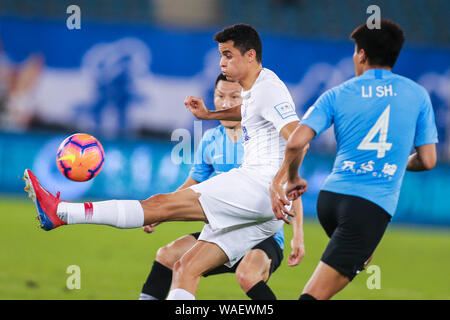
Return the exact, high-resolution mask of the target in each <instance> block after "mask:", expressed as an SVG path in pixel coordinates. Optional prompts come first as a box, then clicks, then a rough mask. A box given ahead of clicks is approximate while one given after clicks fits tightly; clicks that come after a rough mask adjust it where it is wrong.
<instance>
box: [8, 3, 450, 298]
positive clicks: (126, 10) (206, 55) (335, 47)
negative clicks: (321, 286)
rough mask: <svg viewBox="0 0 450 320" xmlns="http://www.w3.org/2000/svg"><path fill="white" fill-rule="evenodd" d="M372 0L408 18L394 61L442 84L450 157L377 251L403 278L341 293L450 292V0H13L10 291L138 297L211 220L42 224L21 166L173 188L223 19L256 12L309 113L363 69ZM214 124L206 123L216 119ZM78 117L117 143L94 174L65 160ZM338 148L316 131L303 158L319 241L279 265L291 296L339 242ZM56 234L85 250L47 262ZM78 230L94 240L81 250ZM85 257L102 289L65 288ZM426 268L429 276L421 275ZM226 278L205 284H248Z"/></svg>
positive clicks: (48, 176)
mask: <svg viewBox="0 0 450 320" xmlns="http://www.w3.org/2000/svg"><path fill="white" fill-rule="evenodd" d="M73 4H75V5H78V6H79V7H80V9H81V29H80V30H76V29H75V30H69V29H68V28H67V26H66V19H67V18H68V17H69V16H70V14H69V13H66V9H67V7H68V6H70V5H73ZM373 4H375V5H378V6H379V7H380V8H381V16H382V17H386V18H391V19H393V20H395V21H397V22H398V23H399V24H400V25H401V26H402V27H403V28H404V30H405V33H406V37H407V42H406V45H405V48H404V50H403V51H402V53H401V55H400V57H399V60H398V62H397V65H396V67H395V68H394V72H396V73H399V74H401V75H404V76H406V77H409V78H411V79H413V80H415V81H416V82H418V83H419V84H421V85H422V86H424V87H425V88H426V89H427V91H428V92H429V93H430V96H431V99H432V102H433V107H434V110H435V114H436V122H437V125H438V130H439V139H440V143H439V144H438V152H439V164H438V166H437V168H435V169H434V170H433V171H431V172H425V173H414V174H411V173H407V174H406V175H405V180H404V184H403V187H402V192H401V197H400V203H399V207H398V209H397V212H396V215H395V217H394V220H393V224H394V226H393V228H392V231H391V229H389V231H388V235H387V236H386V238H387V239H384V240H383V243H382V245H381V248H380V251H381V252H380V254H379V257H380V258H379V260H378V261H377V260H376V259H375V262H374V263H378V264H380V265H382V263H384V264H385V265H389V264H391V265H392V266H391V267H390V268H391V269H390V271H386V273H387V272H391V273H392V274H388V275H387V277H388V278H387V279H391V284H392V283H395V284H392V285H393V288H391V289H390V290H389V289H387V290H384V291H383V290H381V291H380V292H378V293H377V294H378V295H375V294H374V293H373V292H369V290H368V289H367V288H365V279H361V280H358V279H357V280H355V284H352V285H353V286H352V287H350V288H349V289H348V290H346V291H345V292H344V293H342V294H340V295H338V298H339V297H340V298H369V299H371V298H374V299H391V298H392V299H423V298H425V299H427V298H432V299H440V298H445V299H450V276H449V275H448V272H445V271H448V269H449V268H450V256H449V252H450V232H449V230H450V229H449V227H450V197H449V196H448V195H449V194H450V183H449V181H450V24H449V19H448V18H449V12H450V1H448V0H431V1H427V0H394V1H388V0H386V1H375V0H367V1H366V0H341V1H333V0H320V1H313V0H246V1H240V0H195V1H194V0H192V1H188V0H127V1H125V0H79V1H76V0H70V1H69V0H68V1H66V0H41V1H34V0H1V1H0V214H1V215H2V220H3V221H4V222H3V223H2V227H1V228H2V230H1V237H2V238H1V240H2V241H1V242H2V251H4V252H5V253H6V254H5V255H2V258H0V266H1V267H2V269H1V270H0V298H3V299H17V298H18V299H20V298H35V299H36V298H37V299H39V298H44V299H45V298H50V299H55V298H56V299H58V298H87V299H90V298H93V299H103V298H119V299H122V298H123V299H134V298H136V297H137V291H138V290H139V289H140V284H141V282H142V281H144V277H145V276H146V272H147V271H148V270H147V269H148V268H149V267H150V261H151V260H152V258H153V256H154V252H155V251H156V249H157V248H158V246H159V245H162V244H164V243H166V242H167V241H169V240H173V239H174V238H175V237H176V236H179V235H181V234H183V233H185V232H192V231H196V230H198V229H199V228H200V227H201V225H200V224H187V225H185V224H181V223H180V224H179V225H178V224H177V225H175V226H161V227H160V231H158V232H159V235H156V234H155V235H154V236H153V235H151V236H150V237H153V239H157V240H154V241H151V240H148V251H144V252H145V254H143V250H142V241H143V240H144V239H147V238H145V237H147V236H146V235H141V233H142V232H140V231H136V230H135V231H134V233H133V232H132V231H126V232H124V231H119V232H117V230H106V231H103V230H98V232H99V233H97V230H96V231H95V233H94V231H91V230H92V229H93V228H94V229H96V227H86V228H80V229H78V230H74V229H75V228H74V229H72V228H71V229H70V231H67V233H68V235H65V234H63V233H61V232H59V231H55V232H54V233H55V234H56V235H55V236H54V235H53V234H52V235H51V236H50V237H49V236H48V235H47V234H42V232H39V231H38V230H35V229H34V228H32V227H30V225H31V224H32V220H31V217H32V216H33V214H34V213H32V212H33V211H32V210H33V206H32V204H31V202H28V201H26V200H25V199H24V198H25V196H24V195H25V193H23V192H22V189H23V183H22V181H21V180H20V178H21V176H22V174H23V170H24V169H25V168H31V169H32V170H34V171H35V172H36V174H37V176H38V177H40V179H41V182H42V183H43V185H45V186H48V187H49V189H50V190H51V191H57V190H61V192H62V195H63V197H64V198H67V199H68V200H80V199H83V198H90V199H107V198H138V199H143V198H146V197H147V196H149V195H151V194H154V193H165V192H170V191H172V190H174V189H175V188H176V187H177V186H178V185H180V184H181V183H182V182H183V181H184V180H185V178H186V176H187V172H188V170H189V164H182V165H178V164H175V163H173V161H172V160H171V154H172V151H173V148H174V146H175V145H176V144H177V143H179V142H180V141H179V140H178V138H177V135H174V132H176V131H175V130H177V129H178V130H179V129H187V130H188V131H189V132H190V134H191V135H192V137H194V136H198V132H197V131H194V118H193V117H192V116H191V114H190V113H189V112H187V111H185V110H184V106H183V100H184V97H185V96H186V95H196V96H201V97H204V99H205V100H206V102H207V105H209V106H210V107H212V106H213V99H212V96H213V84H214V80H215V78H216V76H217V75H218V74H219V72H220V69H219V64H218V62H219V55H218V52H217V47H216V44H215V43H214V41H213V40H212V38H213V35H214V33H215V32H217V31H218V30H220V29H221V28H222V27H224V26H226V25H230V24H233V23H240V22H245V23H249V24H251V25H253V26H254V27H256V29H257V30H258V31H260V33H261V36H262V40H263V65H264V66H265V67H268V68H270V69H272V70H274V71H275V72H276V73H277V74H278V75H279V77H280V78H281V79H282V80H283V81H285V83H286V84H287V85H288V87H289V89H290V91H291V93H292V96H293V98H294V101H295V103H296V106H297V111H298V113H299V114H303V113H304V111H305V110H306V109H307V108H308V107H309V106H310V105H311V104H312V103H313V102H314V101H315V100H316V99H317V97H318V96H319V95H320V94H321V93H322V92H324V91H325V90H326V89H328V88H331V87H333V86H335V85H337V84H339V83H341V82H343V81H345V80H347V79H349V78H350V77H352V76H353V75H354V69H353V64H352V58H351V57H352V54H353V43H352V42H351V41H350V40H349V39H348V36H349V34H350V33H351V31H352V30H353V29H354V28H355V27H356V26H358V25H360V24H361V23H363V22H365V21H366V19H367V18H368V16H369V15H368V14H367V13H366V9H367V7H368V6H369V5H373ZM216 124H217V123H214V122H203V123H202V129H203V132H204V131H205V130H206V129H208V128H211V127H212V126H215V125H216ZM75 132H87V133H90V134H93V135H95V136H96V137H97V138H99V140H100V141H101V142H102V144H103V146H104V148H105V152H106V161H105V165H104V167H103V170H102V172H101V173H100V174H99V176H98V177H96V178H95V179H94V180H93V181H90V182H85V183H75V182H71V181H68V180H66V179H65V178H64V177H63V176H62V175H61V174H60V173H59V172H58V171H57V168H56V164H55V153H56V149H57V147H58V145H59V143H60V142H61V141H62V140H63V139H64V138H65V137H66V136H67V135H69V134H72V133H75ZM193 142H194V141H192V149H193V148H194V143H193ZM334 151H335V144H334V137H333V132H332V130H329V131H327V132H326V133H325V134H323V135H322V136H321V137H320V138H319V139H317V141H315V142H314V143H313V145H312V149H311V152H310V154H309V155H308V156H307V158H306V160H305V164H304V167H303V172H302V174H303V175H304V176H305V177H306V178H307V179H308V180H309V183H310V189H309V192H308V193H307V194H306V195H305V197H304V206H305V215H306V216H307V217H308V218H309V219H308V220H307V223H306V231H307V233H306V235H305V237H306V241H307V244H306V246H307V252H308V248H311V251H309V252H308V253H309V254H310V255H309V256H308V257H306V258H305V263H304V265H303V266H302V267H301V269H302V270H304V271H305V272H302V274H301V275H298V274H297V273H296V272H295V271H292V269H290V270H280V275H277V279H279V280H271V281H272V283H273V286H274V287H275V289H278V290H279V291H281V292H283V293H282V294H280V298H284V299H295V298H297V297H298V293H299V291H300V288H301V287H302V286H303V285H304V283H305V282H306V280H307V278H308V276H309V275H310V273H311V272H312V270H313V267H314V265H315V263H317V261H318V259H319V258H320V252H321V251H322V250H323V246H324V245H325V244H326V238H325V234H324V233H323V232H322V231H321V230H320V228H319V227H318V223H317V221H316V220H315V202H316V199H317V194H318V191H319V189H320V187H321V184H322V183H323V181H324V179H325V177H326V176H327V174H328V173H329V171H330V169H331V167H332V162H333V159H334V158H333V156H334ZM33 226H34V225H33ZM412 226H413V227H412ZM68 230H69V229H68ZM308 231H310V234H311V236H310V235H309V234H308ZM121 232H122V233H121ZM139 232H140V233H139ZM289 232H290V231H288V232H287V234H290V233H289ZM29 233H31V235H30V234H29ZM123 234H124V235H125V236H123ZM53 236H54V237H55V238H54V239H58V245H60V246H62V247H64V248H66V249H67V250H70V248H72V249H73V250H72V251H71V254H72V255H75V256H76V257H77V258H73V259H72V260H74V262H70V261H69V260H70V259H69V258H71V257H72V255H65V254H64V253H61V252H60V251H58V252H59V253H58V255H57V256H56V257H57V258H55V256H54V255H53V256H52V255H51V254H50V253H46V254H45V255H44V256H47V259H50V260H51V261H53V262H54V264H53V265H52V264H51V263H49V262H48V261H46V262H45V263H43V264H42V260H43V259H44V258H43V257H42V256H41V255H40V254H39V251H38V250H37V248H41V247H45V246H53V245H54V241H53V242H52V240H51V238H52V237H53ZM309 237H310V238H309ZM24 238H25V239H24ZM100 238H101V239H100ZM389 238H391V239H389ZM392 238H394V239H392ZM92 239H95V241H92ZM99 239H100V240H99ZM107 239H109V240H107ZM389 241H391V242H389ZM414 241H415V242H414ZM61 242H64V245H63V244H61ZM93 242H94V243H93ZM127 242H128V243H129V246H128V245H126V244H125V243H127ZM80 243H82V244H83V245H85V248H86V247H87V248H89V249H88V250H87V251H86V252H83V253H84V255H83V254H81V252H79V251H80V248H79V244H80ZM319 243H320V245H317V246H314V245H313V244H319ZM288 244H289V242H288V241H286V245H287V247H289V246H288ZM95 246H98V247H97V248H94V247H95ZM111 246H112V247H113V248H119V250H111V248H110V247H111ZM139 246H141V247H139ZM390 246H392V247H390ZM395 246H397V247H395ZM25 247H26V248H27V249H24V248H25ZM131 247H132V248H133V249H131ZM33 248H34V249H36V250H34V249H33ZM100 248H102V250H103V251H101V250H100ZM105 248H109V250H110V251H107V252H105V250H107V249H105ZM389 248H390V249H389ZM396 249H397V250H398V251H395V250H396ZM407 249H409V250H411V251H410V252H408V251H405V250H407ZM383 250H384V251H383ZM389 250H390V251H389ZM55 251H56V249H55ZM81 251H82V250H81ZM287 254H288V252H286V253H285V255H287ZM127 257H128V262H127V263H125V264H124V265H123V266H124V270H123V271H122V272H129V271H130V270H133V272H134V273H133V276H130V278H127V277H126V276H124V275H122V274H121V273H120V272H119V271H117V270H114V268H115V267H114V266H117V263H118V262H117V261H120V263H123V261H124V260H126V259H127ZM420 257H423V259H421V258H420ZM77 259H78V260H77ZM80 259H84V260H82V261H84V268H85V269H83V270H90V271H89V272H90V275H91V278H90V281H91V282H92V283H91V284H92V286H91V290H93V291H89V290H88V289H85V290H81V293H76V294H74V293H68V291H67V290H66V291H64V290H60V287H61V288H63V287H64V283H65V282H64V281H65V277H66V276H67V275H65V274H64V270H63V271H62V275H61V274H60V276H59V278H58V280H55V279H54V277H53V276H52V272H54V271H55V270H59V271H58V272H59V273H61V268H63V266H67V265H68V264H70V263H75V264H77V261H79V260H80ZM383 259H384V260H383ZM130 260H131V261H133V263H131V262H130ZM105 261H108V262H111V267H110V269H111V270H110V272H113V274H109V275H108V274H105V271H104V270H103V269H101V266H102V265H104V264H105V265H107V262H105ZM413 261H414V262H413ZM55 264H56V265H57V266H56V265H55ZM79 264H83V263H81V262H79ZM125 266H126V267H125ZM147 267H148V268H147ZM64 268H65V267H64ZM89 268H92V270H91V269H89ZM127 268H128V269H127ZM408 268H411V269H412V270H409V269H408ZM97 269H98V270H97ZM284 269H287V267H284ZM394 269H395V270H394ZM406 269H408V270H409V271H408V270H406ZM49 270H51V272H50V271H49ZM419 270H420V271H419ZM436 270H442V271H443V273H439V271H436ZM96 272H97V273H96ZM114 272H116V273H117V272H119V273H118V274H115V273H114ZM395 272H397V273H395ZM416 272H422V273H423V274H424V275H423V277H422V278H421V279H417V277H419V276H415V275H416V274H417V273H416ZM433 272H435V274H433V275H430V274H429V273H433ZM436 272H438V273H436ZM425 273H427V274H426V275H425ZM86 274H89V273H88V271H86ZM97 274H98V276H97ZM93 275H96V276H95V277H94V276H93ZM399 275H403V278H402V280H399ZM112 277H113V279H115V280H114V281H113V282H111V281H110V280H111V278H112ZM226 277H227V276H223V278H226ZM292 277H297V278H298V279H299V280H298V282H296V286H295V287H292V285H291V286H289V285H290V283H291V282H289V278H291V279H292ZM426 277H428V278H426ZM36 278H39V279H41V280H40V281H38V280H36ZM100 278H104V279H103V280H99V279H100ZM218 278H220V277H218ZM413 278H414V281H412V279H413ZM30 279H31V280H30ZM61 279H62V280H61ZM433 279H434V280H436V281H434V282H433ZM58 281H59V282H58ZM96 281H100V284H98V282H96ZM108 281H109V282H108ZM214 281H221V280H220V279H219V280H212V279H211V280H207V281H203V282H204V283H205V285H204V286H203V285H202V286H201V287H200V294H199V297H200V298H203V299H230V298H231V299H232V298H235V299H240V298H245V295H243V294H242V293H241V292H240V290H239V289H238V287H237V284H236V287H233V288H232V289H230V290H231V293H226V294H225V293H224V294H220V293H218V292H216V291H217V290H214V289H213V288H214V285H216V287H217V285H219V286H220V285H221V284H220V282H219V283H217V284H214ZM358 281H359V282H358ZM386 281H387V280H386ZM395 281H397V282H395ZM430 281H431V282H433V283H429V282H430ZM56 282H57V283H58V284H56ZM118 282H120V283H118ZM203 282H202V283H203ZM208 282H209V283H210V285H208V284H207V283H208ZM383 283H385V282H383ZM102 285H103V287H102ZM58 286H59V287H58ZM86 286H88V285H86ZM226 286H228V284H226ZM386 286H389V284H386ZM45 287H46V288H47V289H45V290H44V288H45ZM56 287H57V289H54V288H56ZM85 288H86V287H85ZM92 288H94V289H92ZM101 288H104V290H101ZM411 288H414V289H411ZM208 290H210V291H208ZM225 291H226V290H225ZM112 292H114V294H112Z"/></svg>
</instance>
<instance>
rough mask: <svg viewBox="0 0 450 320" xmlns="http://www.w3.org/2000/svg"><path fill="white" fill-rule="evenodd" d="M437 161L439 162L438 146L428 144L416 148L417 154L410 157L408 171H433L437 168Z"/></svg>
mask: <svg viewBox="0 0 450 320" xmlns="http://www.w3.org/2000/svg"><path fill="white" fill-rule="evenodd" d="M436 161H437V155H436V145H435V144H426V145H423V146H420V147H416V153H414V154H412V155H410V156H409V159H408V165H407V166H406V170H408V171H426V170H431V169H433V168H434V167H435V166H436Z"/></svg>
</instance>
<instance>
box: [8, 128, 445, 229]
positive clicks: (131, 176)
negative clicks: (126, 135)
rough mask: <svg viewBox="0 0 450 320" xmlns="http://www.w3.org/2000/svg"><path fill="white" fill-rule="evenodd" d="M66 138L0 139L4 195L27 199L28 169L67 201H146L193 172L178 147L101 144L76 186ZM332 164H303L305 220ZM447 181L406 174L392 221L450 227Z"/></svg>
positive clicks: (312, 158)
mask: <svg viewBox="0 0 450 320" xmlns="http://www.w3.org/2000/svg"><path fill="white" fill-rule="evenodd" d="M64 138H65V136H62V135H61V136H59V135H58V136H55V135H50V134H45V133H33V134H4V133H0V193H14V194H17V193H22V194H23V196H24V198H25V196H26V194H25V192H23V187H24V183H23V181H22V180H21V178H22V176H23V172H24V170H25V168H29V169H31V170H32V171H33V172H34V173H35V174H36V175H37V177H38V178H39V179H40V181H41V183H42V185H43V186H44V187H46V188H47V189H48V190H49V191H51V192H53V193H56V191H61V197H62V199H65V200H74V201H80V200H81V199H90V200H93V199H101V200H106V199H138V200H143V199H146V198H147V197H149V196H151V195H154V194H157V193H168V192H172V191H174V190H175V189H176V188H178V187H179V186H180V185H181V184H182V183H183V182H184V181H185V179H186V178H187V176H188V172H189V169H190V165H189V164H184V163H181V164H175V162H174V161H173V152H174V150H177V148H175V147H176V146H179V142H173V143H168V142H162V141H155V140H111V139H103V138H101V139H100V140H101V142H102V144H103V147H104V149H105V155H106V156H105V164H104V166H103V168H102V171H101V172H100V173H99V174H98V176H97V177H95V178H94V179H93V180H91V181H88V182H73V181H70V180H68V179H67V178H65V177H64V176H63V175H62V174H61V173H60V172H59V171H58V169H57V167H56V150H57V149H58V146H59V144H60V143H61V141H63V140H64ZM192 150H193V149H191V152H192ZM333 161H334V158H333V157H332V156H329V155H321V154H318V153H311V152H310V153H308V155H307V157H306V158H305V161H304V163H303V165H302V168H301V170H302V172H301V174H302V176H304V177H305V178H306V179H307V180H308V183H309V187H308V192H307V193H306V194H305V195H304V196H303V198H302V199H303V206H304V212H305V216H315V215H316V202H317V196H318V193H319V191H320V188H321V187H322V185H323V183H324V181H325V179H326V177H327V176H328V174H329V173H330V171H331V169H332V167H333ZM449 179H450V166H444V165H440V166H438V167H437V168H435V169H433V170H432V171H429V172H422V173H411V172H407V173H406V174H405V178H404V183H403V186H402V191H401V194H400V202H399V206H398V208H397V211H396V213H395V215H394V219H393V221H398V222H408V223H420V224H435V225H446V226H450V198H449V197H448V194H450V184H449V183H448V181H449Z"/></svg>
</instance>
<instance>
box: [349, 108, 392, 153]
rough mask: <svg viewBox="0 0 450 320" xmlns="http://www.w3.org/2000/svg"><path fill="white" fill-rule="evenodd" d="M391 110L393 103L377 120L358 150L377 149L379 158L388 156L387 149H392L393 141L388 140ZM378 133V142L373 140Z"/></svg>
mask: <svg viewBox="0 0 450 320" xmlns="http://www.w3.org/2000/svg"><path fill="white" fill-rule="evenodd" d="M390 110H391V105H388V106H387V108H386V109H385V110H384V111H383V113H382V114H381V116H380V117H379V118H378V120H377V122H375V124H374V125H373V127H372V128H371V129H370V130H369V132H368V133H367V135H366V136H365V137H364V139H363V140H362V141H361V143H360V144H359V146H358V148H357V149H358V150H376V151H377V158H384V157H385V156H386V151H389V150H391V147H392V143H389V142H386V140H387V135H388V130H389V113H390ZM378 133H380V134H379V136H378V142H373V141H372V140H373V139H374V138H375V136H376V135H377V134H378Z"/></svg>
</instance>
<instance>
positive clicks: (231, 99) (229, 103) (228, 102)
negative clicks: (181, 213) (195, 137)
mask: <svg viewBox="0 0 450 320" xmlns="http://www.w3.org/2000/svg"><path fill="white" fill-rule="evenodd" d="M241 90H242V87H241V85H240V84H239V83H238V82H230V81H223V80H221V81H219V82H218V83H217V87H216V90H214V105H215V107H216V110H224V109H228V108H232V107H236V106H239V105H240V104H241V103H242V97H241ZM220 123H221V124H222V125H223V126H224V127H225V128H230V129H232V128H236V127H237V126H239V125H240V123H241V122H240V121H224V120H222V121H220Z"/></svg>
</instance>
